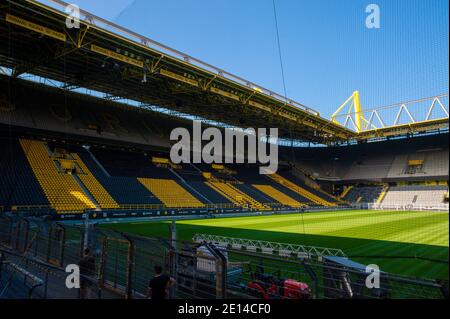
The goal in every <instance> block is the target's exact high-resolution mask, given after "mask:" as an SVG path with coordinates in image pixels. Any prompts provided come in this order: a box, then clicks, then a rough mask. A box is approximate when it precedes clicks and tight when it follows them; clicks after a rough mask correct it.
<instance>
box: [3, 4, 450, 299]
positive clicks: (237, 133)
mask: <svg viewBox="0 0 450 319" xmlns="http://www.w3.org/2000/svg"><path fill="white" fill-rule="evenodd" d="M358 1H359V0H358ZM358 1H356V2H358ZM99 2H100V1H99ZM243 2H245V1H243ZM243 2H242V3H243ZM268 2H269V8H272V7H271V6H272V1H268ZM307 2H308V1H299V3H307ZM350 2H351V1H348V2H347V1H345V3H346V4H348V3H350ZM359 2H361V1H359ZM423 2H425V1H423ZM436 2H440V1H436ZM105 3H106V1H105ZM133 3H139V1H135V2H133ZM282 3H283V1H273V5H274V6H273V9H274V11H275V25H276V31H277V38H278V44H277V41H275V40H272V39H270V40H268V41H270V42H274V43H275V44H273V43H272V44H273V45H274V47H277V45H278V49H280V37H279V35H278V28H279V27H282V26H286V24H283V23H282V22H283V21H277V19H276V18H277V15H276V14H277V12H276V7H275V5H277V6H281V5H282ZM361 3H362V7H361V10H360V11H361V15H362V17H363V18H364V19H365V17H366V16H367V15H369V14H370V12H369V13H365V12H364V9H365V6H366V5H367V4H368V3H367V4H366V3H363V2H361ZM417 3H420V1H417ZM445 3H446V1H442V3H441V4H439V6H440V9H439V10H444V11H445V10H446V12H444V13H445V14H444V15H446V18H445V22H444V23H443V24H442V28H440V29H433V30H440V32H442V33H443V34H442V35H438V36H437V38H438V39H441V40H440V41H441V42H442V43H441V45H442V47H443V48H444V50H443V51H441V52H440V54H443V55H444V60H439V59H436V61H435V60H433V58H435V57H436V56H437V54H435V53H430V54H429V55H427V56H426V59H429V60H430V61H431V62H430V63H432V64H433V65H434V68H435V71H436V70H437V71H436V72H438V73H440V74H444V76H443V77H442V78H444V80H443V81H444V84H443V86H442V85H441V86H439V85H436V86H435V87H433V85H432V84H430V85H425V84H423V87H424V88H426V89H421V90H418V91H417V94H416V95H414V96H411V95H409V94H405V95H404V97H402V96H403V95H402V94H403V93H402V92H403V91H402V90H401V89H400V88H401V86H402V85H403V84H402V83H400V82H399V83H397V84H396V85H398V92H396V95H391V96H393V97H392V98H391V97H389V99H388V98H387V97H386V96H384V94H385V92H379V95H377V96H371V97H370V98H371V99H372V100H371V101H374V102H373V103H371V104H370V105H366V103H368V102H367V98H366V97H365V94H366V92H364V91H362V90H361V91H358V90H360V88H359V87H358V85H359V84H361V85H363V84H362V83H357V82H354V83H352V86H353V85H355V86H354V87H353V90H352V91H348V94H347V95H346V96H345V97H343V99H342V100H335V101H334V102H333V105H332V106H331V109H332V112H330V115H328V114H326V113H327V112H328V111H327V110H328V109H327V110H325V109H321V108H316V107H310V106H306V105H304V104H306V103H302V102H297V101H295V100H294V99H291V98H289V96H288V95H287V94H286V88H285V89H284V93H276V92H275V91H272V90H270V89H266V88H264V87H263V86H261V85H259V84H256V83H253V82H252V80H251V78H250V79H248V80H247V79H244V78H242V77H241V76H239V75H235V74H234V73H231V72H228V71H226V70H224V69H222V68H219V67H216V66H213V65H212V64H209V63H208V62H204V61H203V60H200V59H198V58H196V57H194V56H191V55H188V54H185V53H183V52H181V51H179V50H177V49H173V48H171V47H170V46H167V45H165V44H163V43H162V42H159V41H156V40H153V39H152V38H151V34H152V31H151V30H150V31H149V32H148V34H147V35H148V36H149V37H147V36H144V35H141V34H140V32H137V31H134V30H133V29H128V28H126V27H124V26H121V25H120V24H118V23H115V22H112V20H113V19H107V18H104V17H102V14H101V12H100V13H96V14H94V13H92V12H89V11H86V10H84V8H83V7H82V6H80V7H78V6H76V5H72V4H69V3H65V2H63V1H61V0H43V1H36V0H1V1H0V148H1V150H0V299H79V298H81V299H143V298H154V299H156V297H157V288H155V287H156V284H155V285H153V284H152V282H155V281H156V279H158V278H159V279H161V278H167V279H166V281H165V282H164V290H163V295H162V296H161V298H170V299H266V300H268V299H361V298H364V299H366V298H367V299H391V298H392V299H428V298H432V299H445V298H448V281H449V264H448V262H449V185H448V181H449V136H448V135H449V131H448V126H449V122H448V121H449V101H448V3H447V4H445ZM358 10H359V9H358ZM374 12H375V13H376V10H375V11H374ZM382 12H383V11H382ZM375 13H374V14H375ZM255 14H256V13H255ZM386 15H387V13H386ZM381 17H383V15H381ZM261 19H262V18H261ZM364 19H362V20H361V23H362V24H363V25H364ZM373 19H374V20H376V17H375V18H373ZM280 20H281V19H280ZM188 21H191V23H194V22H193V21H192V19H187V20H185V21H183V23H188ZM382 21H383V20H382ZM280 22H281V23H280ZM369 22H370V21H369ZM372 22H373V21H372ZM266 23H269V24H270V27H272V24H273V21H268V22H266ZM320 23H327V22H326V21H321V22H320ZM330 23H331V22H330ZM430 23H433V22H430ZM387 24H388V23H387ZM180 25H182V24H180ZM382 27H383V25H382ZM388 27H389V26H388V25H387V26H386V28H388ZM361 28H365V27H364V26H363V27H361ZM367 28H369V27H367ZM366 31H367V30H366ZM366 31H365V32H366ZM308 32H311V33H312V34H314V36H319V33H317V34H316V33H314V32H315V31H314V30H313V27H312V29H310V30H308ZM317 32H319V31H317ZM367 32H377V31H372V30H371V31H367ZM395 36H397V35H395ZM430 36H431V35H430ZM399 37H401V36H399ZM418 37H419V38H420V36H418ZM422 37H426V36H423V35H422ZM167 41H171V40H170V39H168V40H167ZM208 41H209V40H208V39H207V38H201V37H199V38H198V39H197V42H198V44H199V45H204V46H205V47H206V46H207V45H208ZM399 41H400V40H399ZM401 41H405V40H404V39H403V40H401ZM424 41H425V40H424ZM436 41H437V40H436ZM286 42H287V40H286V41H285V42H284V44H286V45H287V43H286ZM287 46H288V45H287ZM364 49H365V48H360V50H361V51H364ZM433 50H435V51H436V50H438V49H436V48H430V52H434V51H433ZM387 51H389V50H387ZM383 52H384V51H383ZM326 54H328V55H333V54H334V53H333V52H330V51H327V52H326ZM361 54H362V53H361ZM383 54H387V55H388V59H394V60H395V59H397V56H398V55H401V54H400V53H398V52H395V51H391V52H387V53H386V52H384V53H383ZM299 56H302V55H301V54H300V53H299ZM323 56H324V55H323V54H322V53H320V54H319V53H318V54H317V56H316V57H314V56H311V57H309V58H311V59H321V57H323ZM279 57H280V62H282V54H281V50H280V56H279ZM236 59H238V58H236ZM299 59H300V58H299ZM205 60H207V59H205ZM330 61H334V60H330ZM442 61H446V62H445V63H446V64H442V65H441V64H440V63H441V62H442ZM241 62H242V61H241ZM359 62H361V61H359ZM359 62H358V63H359ZM307 63H313V62H307ZM362 63H365V62H364V61H363V62H362ZM396 63H397V62H396ZM398 63H400V62H398ZM414 63H418V64H419V63H422V62H421V61H414ZM331 64H332V62H326V63H325V62H323V67H324V68H325V69H327V68H328V69H329V70H328V71H327V70H326V71H317V72H325V73H323V74H324V81H326V79H325V78H326V77H327V76H326V74H327V72H330V73H331V72H333V71H332V69H333V68H334V66H333V65H331ZM236 65H241V64H238V61H236ZM243 65H245V64H243ZM284 67H285V68H287V67H288V65H285V66H284ZM231 68H232V67H231ZM420 70H422V69H420ZM281 71H282V74H283V82H284V80H285V79H284V73H283V64H282V63H281ZM433 72H434V71H433ZM383 73H384V74H383V77H385V78H386V79H388V78H389V77H393V76H391V73H392V74H393V73H395V70H384V71H383ZM270 76H273V77H278V76H279V74H278V73H277V74H271V75H270ZM330 76H331V75H330ZM374 76H375V75H374ZM367 77H368V78H369V77H371V75H367ZM342 81H344V80H342ZM386 81H388V80H386ZM409 81H410V82H408V83H412V82H414V83H415V84H414V85H416V84H417V85H418V86H421V85H422V82H424V83H425V82H427V83H434V82H433V79H432V78H431V77H430V76H428V75H427V74H425V73H417V74H416V78H415V79H409ZM338 82H339V81H336V86H339V85H341V84H339V83H338ZM326 83H328V82H326ZM318 85H319V86H322V84H321V83H319V84H317V83H315V82H314V80H311V81H310V83H309V84H308V82H305V83H303V82H302V88H301V92H300V93H299V96H300V98H299V100H301V96H302V92H305V91H306V92H307V91H308V90H316V89H317V88H314V87H316V86H318ZM324 85H325V86H327V85H326V84H324ZM436 87H437V89H436ZM442 87H443V88H444V91H442V90H441V88H442ZM333 89H334V88H332V87H321V88H320V90H319V91H320V92H321V93H319V92H318V94H317V96H316V97H317V99H318V100H320V98H321V97H320V95H324V96H325V95H327V94H328V92H331V91H333ZM439 90H440V91H439ZM305 94H306V93H305ZM308 96H311V95H308ZM399 96H400V97H399ZM398 97H399V98H398ZM309 99H310V100H311V98H309ZM385 101H390V102H389V103H388V104H385V106H379V105H383V103H384V102H385ZM314 102H315V101H314V99H312V103H311V105H314ZM325 114H326V115H325ZM252 128H253V129H252ZM275 129H276V130H275ZM180 137H181V139H180ZM255 154H256V155H255ZM268 168H271V169H268ZM71 269H72V271H71ZM73 269H78V277H77V278H75V277H73V278H74V279H73V281H71V280H68V276H70V275H73V274H75V273H77V272H76V271H74V270H73ZM155 278H156V279H155ZM69 279H70V278H69ZM164 280H165V279H164ZM149 281H150V283H149ZM152 285H153V286H152Z"/></svg>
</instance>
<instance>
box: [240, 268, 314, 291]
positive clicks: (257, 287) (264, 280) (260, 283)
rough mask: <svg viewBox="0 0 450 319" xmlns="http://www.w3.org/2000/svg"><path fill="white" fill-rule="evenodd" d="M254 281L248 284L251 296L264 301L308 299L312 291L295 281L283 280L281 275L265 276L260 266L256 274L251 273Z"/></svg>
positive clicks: (305, 285)
mask: <svg viewBox="0 0 450 319" xmlns="http://www.w3.org/2000/svg"><path fill="white" fill-rule="evenodd" d="M250 275H251V278H252V281H250V282H248V283H247V288H248V290H249V291H250V293H251V294H253V295H255V296H257V297H259V298H262V299H280V298H281V299H308V298H310V296H311V289H310V288H309V286H308V285H307V284H305V283H303V282H299V281H297V280H295V279H283V278H280V276H279V275H267V274H264V269H263V268H262V267H261V266H259V267H257V270H256V272H254V273H253V272H250Z"/></svg>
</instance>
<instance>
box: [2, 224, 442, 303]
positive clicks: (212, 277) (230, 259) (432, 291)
mask: <svg viewBox="0 0 450 319" xmlns="http://www.w3.org/2000/svg"><path fill="white" fill-rule="evenodd" d="M169 237H170V235H169V229H168V238H169ZM85 247H89V249H90V251H91V254H92V257H94V260H95V272H94V273H93V274H91V275H89V276H87V275H82V277H86V279H88V280H90V282H91V283H92V286H91V288H90V295H89V296H88V297H89V298H108V299H110V298H145V297H146V294H147V287H148V283H149V280H150V279H151V278H152V277H153V276H154V266H156V265H160V266H162V268H163V270H164V272H165V273H167V274H168V275H170V276H171V277H173V278H174V279H175V280H176V285H175V286H174V287H173V288H171V289H170V291H168V294H169V297H170V298H183V299H191V298H208V299H212V298H214V299H215V298H223V299H225V298H264V299H273V298H283V299H284V298H289V299H309V298H415V299H417V298H446V297H447V296H448V282H443V281H437V280H419V279H414V278H407V277H401V276H396V275H392V274H386V273H382V274H381V279H380V287H379V288H373V289H369V288H367V285H366V277H367V274H366V273H365V270H364V269H361V268H358V267H357V266H354V265H352V264H351V262H350V261H348V260H347V259H346V258H345V257H340V256H329V258H328V257H323V256H322V257H321V258H298V256H297V257H292V256H291V257H283V256H281V255H280V254H272V255H269V254H264V253H262V252H259V251H254V252H252V251H248V250H242V249H234V248H233V247H230V246H228V247H217V246H214V245H213V244H211V243H206V242H203V243H195V242H185V241H176V240H175V238H174V239H173V240H168V239H162V238H149V237H140V236H136V235H131V234H124V233H119V232H116V231H112V230H109V229H106V228H101V227H97V226H95V225H92V224H91V225H89V226H88V227H84V226H74V225H70V226H69V225H65V224H60V223H58V222H54V221H49V220H42V219H38V218H19V217H14V216H0V253H1V256H0V299H1V298H58V299H60V298H80V297H85V296H84V295H81V293H80V289H69V288H67V286H66V280H67V276H68V275H69V273H67V272H66V267H67V266H68V265H70V264H79V262H80V260H81V258H82V257H83V250H84V248H85ZM333 258H334V259H333Z"/></svg>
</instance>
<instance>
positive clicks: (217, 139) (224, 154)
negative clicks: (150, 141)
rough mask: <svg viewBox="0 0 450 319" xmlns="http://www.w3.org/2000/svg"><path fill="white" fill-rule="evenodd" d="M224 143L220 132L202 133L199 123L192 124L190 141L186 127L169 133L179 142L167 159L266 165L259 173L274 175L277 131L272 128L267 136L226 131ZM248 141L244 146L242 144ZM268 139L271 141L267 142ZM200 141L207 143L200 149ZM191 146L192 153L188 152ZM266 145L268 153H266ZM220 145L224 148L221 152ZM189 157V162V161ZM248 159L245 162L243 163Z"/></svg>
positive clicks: (262, 132) (211, 129) (213, 129)
mask: <svg viewBox="0 0 450 319" xmlns="http://www.w3.org/2000/svg"><path fill="white" fill-rule="evenodd" d="M224 131H225V142H224V139H223V136H222V132H221V131H220V130H219V129H218V128H216V127H209V128H207V129H205V130H204V131H203V132H202V127H201V122H200V121H193V123H192V142H191V138H190V133H189V131H188V130H187V129H186V128H176V129H174V130H173V131H172V132H171V133H170V140H171V141H173V140H176V141H178V142H177V143H176V144H175V145H173V146H172V148H171V150H170V159H171V161H172V162H173V163H174V164H179V163H185V164H189V163H195V164H200V163H205V164H213V163H214V164H222V163H223V162H224V161H223V158H225V163H227V164H232V163H235V162H236V163H240V164H242V163H245V162H247V163H250V164H256V163H257V161H258V163H259V164H268V165H267V166H260V168H259V172H260V174H274V173H276V171H277V168H278V144H277V138H278V129H276V128H271V129H270V134H267V130H266V129H265V128H259V129H258V130H257V132H256V130H255V129H251V128H247V129H245V130H241V129H237V130H236V129H229V128H225V130H224ZM246 140H247V144H246V143H245V141H246ZM269 140H270V141H271V142H270V143H269ZM203 141H209V142H208V143H207V144H206V145H204V146H203V147H202V142H203ZM191 145H192V150H191ZM267 145H269V154H267ZM222 146H224V148H223V149H222ZM191 154H192V159H191ZM245 159H247V161H245Z"/></svg>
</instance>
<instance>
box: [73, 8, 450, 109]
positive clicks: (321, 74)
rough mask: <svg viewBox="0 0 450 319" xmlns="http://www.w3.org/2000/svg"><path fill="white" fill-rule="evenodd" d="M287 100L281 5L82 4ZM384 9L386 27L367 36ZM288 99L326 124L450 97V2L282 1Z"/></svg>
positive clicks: (89, 9) (382, 18) (383, 21)
mask: <svg viewBox="0 0 450 319" xmlns="http://www.w3.org/2000/svg"><path fill="white" fill-rule="evenodd" d="M72 2H73V3H75V4H78V5H79V6H80V7H81V8H83V9H85V10H88V11H91V12H92V13H94V14H96V15H98V16H101V17H104V18H107V19H109V20H112V21H114V22H116V23H118V24H120V25H122V26H125V27H127V28H129V29H132V30H134V31H136V32H138V33H140V34H143V35H145V36H147V37H149V38H152V39H154V40H157V41H159V42H162V43H164V44H166V45H169V46H171V47H173V48H175V49H177V50H180V51H183V52H185V53H187V54H190V55H192V56H195V57H197V58H199V59H201V60H204V61H205V62H208V63H211V64H213V65H215V66H217V67H220V68H223V69H225V70H227V71H229V72H232V73H235V74H237V75H239V76H242V77H244V78H246V79H248V80H250V81H253V82H255V83H257V84H260V85H262V86H264V87H266V88H268V89H271V90H274V91H276V92H278V93H281V94H283V84H282V77H281V71H280V63H279V57H278V48H277V44H276V32H275V21H274V13H273V5H272V0H226V1H223V0H166V1H153V0H151V1H149V0H134V1H133V0H108V1H106V0H104V1H100V0H96V1H92V0H73V1H72ZM370 3H376V4H378V5H379V7H380V10H381V28H380V29H367V28H366V27H365V19H366V16H367V13H365V7H366V6H367V5H368V4H370ZM276 5H277V11H278V22H279V32H280V40H281V48H282V56H283V63H284V69H285V79H286V87H287V95H288V96H289V97H290V98H293V99H294V100H297V101H298V102H300V103H303V104H305V105H308V106H310V107H312V108H314V109H316V110H318V111H319V112H321V114H322V115H323V116H325V117H329V116H330V115H331V114H332V113H333V112H334V110H336V109H337V107H338V106H339V105H340V104H341V103H342V102H343V101H345V99H346V98H347V97H348V96H350V95H351V93H352V92H353V91H354V90H359V91H360V94H361V100H362V103H363V107H365V108H372V107H377V106H383V105H390V104H393V103H398V102H402V101H407V100H412V99H417V98H423V97H428V96H433V95H437V94H441V93H448V76H449V74H448V67H449V66H448V56H449V54H448V53H449V51H448V40H449V39H448V27H449V26H448V18H449V17H448V9H449V8H448V2H447V0H372V1H370V0H368V1H362V0H351V1H350V0H276Z"/></svg>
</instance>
